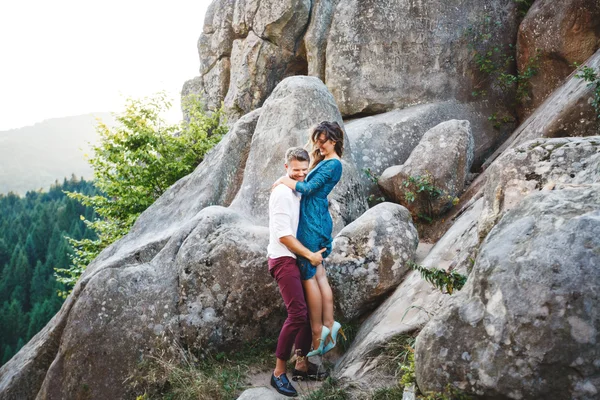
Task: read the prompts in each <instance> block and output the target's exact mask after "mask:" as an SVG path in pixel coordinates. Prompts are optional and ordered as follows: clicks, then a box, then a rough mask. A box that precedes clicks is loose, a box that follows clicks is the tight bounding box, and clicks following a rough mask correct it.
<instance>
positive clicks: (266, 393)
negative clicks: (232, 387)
mask: <svg viewBox="0 0 600 400" xmlns="http://www.w3.org/2000/svg"><path fill="white" fill-rule="evenodd" d="M237 399H238V400H286V399H288V397H286V396H284V395H281V394H279V393H277V392H276V391H275V390H274V389H271V388H268V387H256V388H252V389H246V390H244V392H242V394H241V395H240V397H238V398H237Z"/></svg>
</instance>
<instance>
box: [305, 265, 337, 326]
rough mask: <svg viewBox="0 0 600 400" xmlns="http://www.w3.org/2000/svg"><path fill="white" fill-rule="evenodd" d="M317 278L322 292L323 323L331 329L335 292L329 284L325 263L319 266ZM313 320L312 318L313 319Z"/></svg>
mask: <svg viewBox="0 0 600 400" xmlns="http://www.w3.org/2000/svg"><path fill="white" fill-rule="evenodd" d="M315 276H316V278H317V284H318V285H319V291H320V293H321V303H322V323H323V325H325V326H326V327H328V328H329V330H331V328H332V327H333V322H334V320H333V293H332V291H331V286H329V281H328V280H327V274H326V273H325V268H323V264H320V265H319V266H318V267H317V273H316V274H315ZM311 322H312V320H311Z"/></svg>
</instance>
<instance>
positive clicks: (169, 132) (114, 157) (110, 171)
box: [55, 93, 227, 296]
mask: <svg viewBox="0 0 600 400" xmlns="http://www.w3.org/2000/svg"><path fill="white" fill-rule="evenodd" d="M170 106H171V104H170V102H169V100H168V99H167V98H166V96H165V95H164V94H161V93H159V94H157V95H155V96H153V97H149V98H144V99H141V100H134V99H128V100H127V103H126V107H125V111H124V112H123V113H122V114H120V115H118V116H117V121H118V122H119V125H118V126H117V127H115V128H112V129H111V128H109V127H108V126H106V125H105V124H103V123H102V122H100V123H99V124H98V127H97V131H98V133H99V135H100V142H99V144H97V145H95V146H93V151H94V154H93V155H92V157H91V158H89V163H90V165H91V166H92V168H93V170H94V185H95V186H96V187H97V188H98V189H99V190H100V192H101V193H100V194H99V195H94V196H90V195H86V194H82V193H76V192H67V195H68V196H69V197H71V198H73V199H76V200H79V201H80V202H81V203H82V204H84V205H86V206H91V207H93V209H94V211H95V212H96V213H97V215H98V216H99V219H96V220H93V221H88V220H85V219H84V218H83V217H82V219H84V222H85V224H86V225H87V226H88V228H91V229H92V230H93V231H95V232H96V234H97V236H98V239H97V240H91V239H83V240H77V239H75V238H69V239H68V240H69V242H70V244H71V246H73V248H74V253H75V254H74V256H73V257H72V264H71V266H70V267H69V268H58V269H56V274H55V275H56V277H57V281H59V282H62V283H64V284H65V285H66V286H67V287H69V288H71V287H73V285H74V284H75V282H76V281H77V279H79V276H81V274H82V273H83V271H84V270H85V268H86V267H87V266H88V265H89V263H90V262H92V260H93V259H94V258H95V257H96V256H97V255H98V254H99V253H100V252H101V251H102V250H103V249H104V248H106V247H108V246H109V245H110V244H112V243H114V242H115V241H116V240H118V239H120V238H121V237H123V236H124V235H125V234H127V232H129V229H130V228H131V227H132V226H133V223H134V222H135V221H136V219H137V218H138V216H139V215H140V214H141V213H142V212H143V211H144V210H146V209H147V208H148V207H149V206H150V205H151V204H152V203H154V201H155V200H156V199H158V198H159V197H160V196H161V195H162V194H163V193H164V192H165V190H167V189H168V188H169V186H171V185H172V184H174V183H175V182H177V181H178V180H179V179H181V178H182V177H184V176H186V175H187V174H189V173H191V172H192V171H193V170H194V168H195V167H196V166H197V165H198V164H199V163H200V162H201V161H202V160H203V158H204V155H205V154H206V153H207V152H208V151H209V150H210V149H211V148H212V147H213V146H214V145H216V144H217V143H218V142H219V141H220V140H221V138H222V137H223V135H225V133H226V132H227V128H226V125H225V120H224V119H225V118H224V114H223V111H222V109H220V110H217V111H215V112H213V113H211V114H208V113H205V112H204V109H203V106H202V103H201V101H200V99H199V98H198V97H197V96H190V97H188V98H186V99H184V101H183V108H184V110H185V112H186V115H187V116H188V119H187V120H186V121H183V122H182V123H181V124H179V125H168V124H166V123H165V121H164V120H163V119H162V118H161V114H162V113H163V112H164V111H166V110H168V109H169V107H170ZM67 294H68V292H63V293H61V295H62V296H66V295H67Z"/></svg>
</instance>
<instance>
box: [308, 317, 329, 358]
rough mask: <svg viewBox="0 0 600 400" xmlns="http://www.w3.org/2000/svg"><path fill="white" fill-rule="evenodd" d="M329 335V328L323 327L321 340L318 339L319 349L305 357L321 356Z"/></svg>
mask: <svg viewBox="0 0 600 400" xmlns="http://www.w3.org/2000/svg"><path fill="white" fill-rule="evenodd" d="M330 333H331V331H330V330H329V328H328V327H326V326H325V325H323V328H322V329H321V339H319V348H318V349H315V350H313V351H311V352H310V353H308V354H307V355H306V357H312V356H318V355H321V354H323V348H324V347H325V345H326V344H325V342H326V341H327V339H328V338H329V334H330Z"/></svg>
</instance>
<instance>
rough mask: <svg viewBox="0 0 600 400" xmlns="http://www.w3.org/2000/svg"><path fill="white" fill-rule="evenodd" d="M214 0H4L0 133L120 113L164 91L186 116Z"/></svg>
mask: <svg viewBox="0 0 600 400" xmlns="http://www.w3.org/2000/svg"><path fill="white" fill-rule="evenodd" d="M210 2H211V0H170V1H156V0H143V1H142V0H119V1H117V0H104V1H93V2H92V1H86V0H52V1H48V0H20V1H10V0H1V1H0V131H2V130H7V129H12V128H18V127H22V126H26V125H32V124H34V123H36V122H40V121H42V120H45V119H49V118H57V117H64V116H70V115H78V114H86V113H89V112H103V111H111V112H115V111H116V112H118V111H121V110H122V108H123V103H124V99H125V97H128V96H132V97H141V96H146V95H150V94H152V93H155V92H157V91H160V90H164V91H166V92H167V93H168V94H169V95H170V96H171V98H173V100H174V102H173V111H172V112H171V114H170V115H169V116H168V118H169V119H171V120H172V121H173V122H175V121H174V120H175V119H179V118H180V116H181V113H180V112H179V93H180V91H181V86H182V85H183V83H184V81H186V80H187V79H191V78H193V77H194V76H197V75H198V68H199V61H198V52H197V49H196V43H197V41H198V37H199V35H200V33H201V32H202V25H203V22H204V14H205V12H206V8H207V7H208V5H209V4H210Z"/></svg>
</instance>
